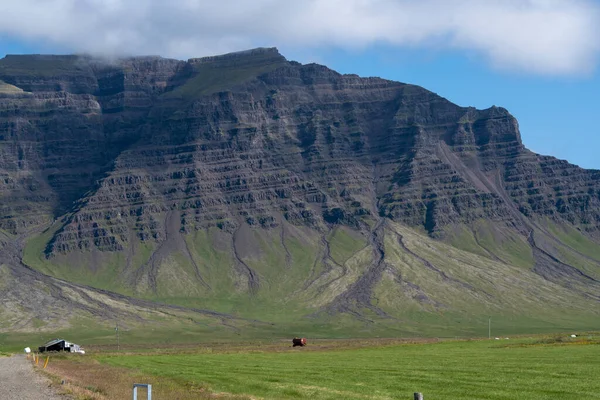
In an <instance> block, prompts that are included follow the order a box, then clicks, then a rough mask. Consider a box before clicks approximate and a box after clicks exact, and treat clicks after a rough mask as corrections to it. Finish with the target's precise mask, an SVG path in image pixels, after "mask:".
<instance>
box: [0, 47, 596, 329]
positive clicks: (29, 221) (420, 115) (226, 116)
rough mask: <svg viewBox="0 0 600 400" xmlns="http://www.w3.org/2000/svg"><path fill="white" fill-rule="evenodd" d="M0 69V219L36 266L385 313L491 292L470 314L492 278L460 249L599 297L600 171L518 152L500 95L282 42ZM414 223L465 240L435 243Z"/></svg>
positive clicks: (367, 315) (155, 290) (118, 287)
mask: <svg viewBox="0 0 600 400" xmlns="http://www.w3.org/2000/svg"><path fill="white" fill-rule="evenodd" d="M0 81H1V82H5V85H10V88H9V89H10V90H9V89H7V90H5V91H2V90H1V87H0V197H1V198H2V200H3V201H2V207H1V208H0V229H1V230H0V233H2V236H3V237H5V238H6V239H3V240H2V241H3V242H6V243H8V244H9V245H10V243H11V242H14V241H15V240H16V241H17V242H18V245H17V246H16V249H13V250H11V252H12V253H11V254H13V255H15V257H17V259H19V257H20V258H21V259H22V261H23V262H24V263H25V264H27V265H28V266H29V267H33V268H34V269H35V270H37V271H39V272H41V273H43V274H45V275H46V276H52V277H54V278H59V279H64V280H67V281H71V282H72V283H73V284H79V285H87V286H91V287H95V288H97V289H101V290H110V291H112V292H117V293H120V294H121V295H125V296H130V297H131V298H139V299H144V300H145V301H156V300H160V301H164V302H165V303H169V304H177V305H179V306H190V307H192V306H193V307H192V308H194V307H195V308H198V307H197V306H198V305H203V304H207V305H210V306H211V307H213V308H214V309H215V310H219V312H223V313H231V312H233V313H238V314H239V316H240V317H261V316H262V314H263V313H265V314H269V315H271V314H273V315H271V317H273V318H275V319H276V320H281V321H284V320H286V318H287V317H282V316H281V315H280V313H281V314H286V313H288V312H290V310H292V309H298V310H297V311H298V313H299V315H304V316H306V318H309V320H310V318H316V319H317V320H319V318H322V317H319V316H320V315H321V316H322V315H332V316H336V318H340V319H341V321H345V322H343V323H342V322H340V324H341V326H343V325H344V324H347V325H353V324H355V323H360V324H367V325H369V326H371V325H372V324H374V323H375V322H374V321H378V322H377V323H378V324H383V325H384V326H388V324H389V323H391V322H390V321H392V320H395V319H396V318H406V316H407V315H412V313H413V312H414V313H416V314H417V315H421V316H423V315H425V316H428V317H423V318H430V316H431V315H434V314H436V313H438V312H440V310H446V309H447V310H452V312H455V313H457V315H462V317H461V318H464V317H465V314H464V313H465V312H466V311H465V309H467V308H468V309H471V308H472V307H474V306H473V304H471V303H470V302H469V301H467V300H465V297H464V296H465V295H464V294H461V291H465V292H466V293H472V295H467V297H466V298H471V300H470V301H471V302H472V301H475V300H474V299H476V298H479V297H480V296H484V297H485V298H487V299H488V300H487V301H486V302H485V303H486V304H487V305H486V306H485V307H482V308H480V309H478V308H477V307H475V308H474V309H475V310H476V312H475V314H478V315H479V314H480V315H484V314H486V313H489V309H486V308H489V307H491V309H495V306H494V301H498V302H499V303H502V301H501V300H500V299H499V298H498V296H499V295H500V294H499V292H498V291H497V290H495V289H494V290H492V289H491V288H488V289H485V290H484V289H483V287H487V286H488V285H489V284H491V283H490V281H489V280H488V278H481V279H479V278H476V277H474V276H472V275H471V274H472V273H473V271H471V270H468V271H469V272H467V270H465V267H464V266H460V262H459V261H457V260H459V259H471V258H472V257H475V258H473V260H477V261H470V262H477V263H481V264H482V265H489V266H490V268H491V270H494V271H497V273H498V274H500V272H499V271H501V270H503V269H505V270H506V271H512V272H511V273H513V274H514V273H515V272H514V271H515V270H514V268H515V267H519V268H522V269H523V274H524V275H522V276H521V275H519V276H521V278H520V279H523V281H527V282H537V283H535V285H538V286H540V287H544V286H545V285H546V284H545V283H543V282H546V283H547V284H548V285H551V286H552V285H557V286H556V290H557V293H562V295H563V296H565V298H566V297H571V296H574V297H573V299H575V298H577V299H578V300H577V301H578V302H580V303H581V304H587V305H588V306H587V308H586V307H584V308H583V309H587V310H588V311H586V312H583V311H581V309H580V311H578V313H579V314H581V315H583V314H585V315H588V314H587V313H588V312H589V313H590V314H589V315H592V316H594V315H596V314H597V313H598V307H597V306H598V304H597V303H598V301H600V282H599V280H600V260H598V257H597V256H595V253H594V249H595V248H596V246H597V245H598V244H597V243H599V242H598V240H599V236H598V228H599V227H600V172H599V171H596V170H584V169H581V168H579V167H576V166H573V165H571V164H569V163H567V162H566V161H561V160H557V159H555V158H552V157H548V156H540V155H537V154H535V153H532V152H530V151H529V150H527V149H526V148H525V146H524V145H523V143H522V140H521V136H520V132H519V128H518V122H517V121H516V119H515V118H514V117H513V116H512V115H511V114H510V113H509V112H508V111H507V110H506V109H504V108H501V107H495V106H494V107H491V108H488V109H485V110H477V109H475V108H472V107H459V106H457V105H455V104H453V103H451V102H450V101H448V100H446V99H444V98H443V97H440V96H438V95H436V94H435V93H432V92H429V91H427V90H426V89H423V88H420V87H418V86H414V85H410V84H404V83H399V82H393V81H388V80H384V79H380V78H360V77H358V76H356V75H342V74H339V73H337V72H335V71H332V70H330V69H328V68H327V67H325V66H321V65H318V64H308V65H302V64H299V63H295V62H290V61H287V60H286V59H285V58H284V57H283V56H281V55H280V54H279V52H278V51H277V50H276V49H275V48H261V49H253V50H249V51H246V52H238V53H231V54H227V55H222V56H215V57H204V58H200V59H190V60H188V61H180V60H170V59H163V58H155V57H134V58H128V59H124V60H119V61H116V62H112V63H104V62H99V61H97V60H94V59H92V58H86V57H77V56H58V57H43V56H42V57H41V58H40V57H37V58H36V57H28V56H19V57H16V56H11V57H5V58H4V59H2V60H0ZM14 88H16V89H14ZM20 90H22V92H21V91H20ZM406 229H412V231H407V230H406ZM399 230H400V231H402V233H398V231H399ZM411 232H412V233H411ZM407 237H408V238H413V239H412V240H416V239H415V238H430V239H421V240H426V242H427V243H428V244H429V246H430V248H432V249H436V251H443V252H451V250H450V248H447V247H443V246H447V245H452V246H453V248H456V251H458V252H459V253H457V254H460V255H457V256H456V257H457V258H456V260H455V261H453V262H450V261H448V262H444V260H443V258H442V259H440V258H439V255H436V254H431V253H430V252H429V251H427V250H426V248H422V247H417V248H410V247H409V246H407V244H406V243H405V242H404V238H407ZM15 238H19V239H18V240H17V239H15ZM430 240H431V241H430ZM443 243H446V244H443ZM440 246H441V247H440ZM452 251H454V250H452ZM19 252H22V254H21V255H17V254H18V253H19ZM390 254H391V255H390ZM3 262H4V261H3ZM415 263H416V265H420V267H418V268H416V269H415V267H414V265H415ZM7 264H10V265H14V264H18V263H16V262H7ZM11 268H12V271H13V274H15V273H16V272H15V271H16V269H15V268H18V267H14V266H13V267H11ZM459 271H462V273H463V275H461V273H459ZM405 273H409V274H412V275H413V276H412V278H411V279H413V278H414V279H416V280H415V281H413V280H410V279H408V280H407V279H406V278H405V277H404V275H403V274H405ZM430 273H433V274H434V276H435V279H434V278H432V277H431V276H429V274H430ZM507 273H508V272H507ZM530 273H531V274H533V275H531V276H530V275H529V274H530ZM456 274H458V275H456ZM498 274H496V275H495V276H500V275H498ZM426 276H429V278H427V279H434V281H433V282H436V280H438V279H441V282H444V285H445V286H444V285H442V286H440V287H438V288H437V289H436V290H437V293H436V290H434V289H433V287H432V286H431V285H432V284H433V283H432V282H431V281H427V279H426V278H425V277H426ZM482 276H483V275H482ZM423 279H425V281H423ZM538 279H539V281H538ZM384 286H385V287H387V288H388V290H385V291H382V287H384ZM492 286H493V285H492ZM552 287H554V286H552ZM298 288H303V289H302V290H300V289H298ZM399 288H400V289H399ZM423 288H427V289H423ZM558 288H560V289H558ZM506 290H508V292H511V290H512V291H513V295H514V296H515V298H519V299H526V289H525V287H524V286H522V285H519V284H516V283H515V289H511V290H509V289H506ZM490 292H494V293H495V294H494V295H490V294H489V293H490ZM291 293H292V294H293V295H292V294H291ZM392 293H393V295H392ZM407 293H413V294H414V296H413V297H409V298H408V300H406V295H407ZM485 293H488V294H487V295H486V294H485ZM287 296H291V298H292V299H294V301H296V302H297V303H298V304H297V305H292V304H290V301H291V300H290V299H286V297H287ZM469 296H471V297H469ZM444 297H446V298H445V299H443V298H444ZM453 297H454V299H455V302H456V304H462V306H460V307H459V306H457V305H456V304H454V303H453V302H452V301H450V300H451V299H452V298H453ZM311 298H312V299H313V300H315V302H316V303H317V304H319V306H318V307H316V308H315V307H314V306H313V305H312V304H311V301H310V299H311ZM542 298H545V297H544V296H541V297H540V298H539V299H537V300H536V299H535V298H534V299H532V300H527V301H525V300H524V303H526V304H528V305H527V306H526V307H524V309H523V310H522V313H523V314H527V315H530V317H531V318H533V317H532V315H535V313H533V311H532V310H537V311H539V310H543V307H542V305H541V304H538V303H539V302H540V301H541V299H542ZM248 299H254V300H252V301H251V303H252V302H254V303H255V307H254V308H248V306H247V305H244V303H245V302H247V301H249V300H248ZM394 299H395V300H394ZM403 299H404V300H403ZM442 300H443V301H442ZM546 300H548V299H546ZM23 301H25V300H23ZM382 301H383V302H384V303H386V304H387V307H388V310H385V309H384V308H382V307H380V306H378V304H379V303H380V302H382ZM402 301H407V302H408V304H411V306H410V307H409V308H411V307H412V308H411V309H412V310H413V311H410V312H409V311H407V310H406V309H404V308H403V307H404V306H401V305H399V304H397V303H398V302H402ZM548 301H549V300H548ZM553 301H554V300H553ZM461 307H462V308H461ZM564 307H565V308H567V309H568V308H569V307H570V306H566V305H565V306H564ZM201 308H206V307H201ZM559 308H560V307H559ZM276 309H281V311H279V312H275V311H268V312H266V311H265V310H276ZM240 310H241V311H240ZM415 310H416V311H415ZM323 313H325V314H323ZM406 313H408V314H406ZM513 313H514V315H515V316H518V315H519V312H518V310H516V309H515V310H513ZM557 313H558V311H557ZM559 314H560V315H562V314H561V313H559ZM311 315H312V316H313V317H309V316H311ZM347 317H348V318H350V320H346V319H345V318H347ZM588 317H589V316H588ZM588 317H586V318H588ZM411 318H413V319H414V316H413V317H411ZM419 318H421V317H419ZM457 318H458V317H457ZM258 319H262V318H258ZM409 319H410V318H409ZM349 321H350V322H349ZM356 321H358V322H356ZM386 321H387V322H386ZM286 323H288V324H289V323H290V321H287V322H286ZM281 324H284V325H285V323H284V322H281ZM369 329H375V328H373V327H371V328H369ZM382 329H383V328H382ZM385 329H387V328H385Z"/></svg>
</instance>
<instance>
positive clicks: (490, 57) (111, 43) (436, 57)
mask: <svg viewBox="0 0 600 400" xmlns="http://www.w3.org/2000/svg"><path fill="white" fill-rule="evenodd" d="M1 3H2V4H0V14H1V15H3V16H4V18H3V24H2V25H0V57H1V56H4V54H11V53H13V54H15V53H16V54H19V53H83V52H85V53H93V54H100V55H102V54H104V55H111V56H114V55H120V56H125V55H134V54H135V55H139V54H160V55H163V56H167V57H174V58H181V59H185V58H190V57H198V56H205V55H213V54H220V53H225V52H228V51H235V50H242V49H246V48H251V47H257V46H276V47H278V48H279V49H280V51H281V53H282V54H283V55H285V56H286V57H287V58H288V59H292V60H297V61H300V62H303V63H306V62H318V63H321V64H325V65H327V66H329V67H331V68H333V69H335V70H337V71H339V72H342V73H356V74H359V75H361V76H380V77H383V78H387V79H393V80H398V81H401V82H407V83H413V84H418V85H421V86H423V87H425V88H427V89H429V90H431V91H433V92H436V93H438V94H439V95H441V96H443V97H446V98H447V99H449V100H451V101H453V102H455V103H457V104H459V105H463V106H467V105H471V106H475V107H478V108H487V107H490V106H492V105H497V106H502V107H505V108H507V109H508V110H509V111H510V112H511V113H512V114H513V115H515V116H516V117H517V118H518V120H519V124H520V127H521V134H522V137H523V141H524V143H525V145H526V146H527V147H529V148H530V149H532V150H533V151H536V152H538V153H542V154H549V155H553V156H556V157H559V158H562V159H567V160H569V161H570V162H573V163H575V164H578V165H581V166H583V167H586V168H598V169H600V157H599V156H598V154H597V153H598V150H600V127H599V125H598V123H597V122H596V119H597V117H596V115H597V108H598V105H600V101H599V99H598V96H599V95H600V71H599V68H598V60H599V54H600V41H599V40H598V38H599V37H600V29H599V28H598V27H600V0H486V1H480V0H419V1H418V2H416V1H412V0H343V1H342V0H304V2H289V1H287V0H254V1H252V2H248V1H244V0H221V1H220V2H218V3H216V2H209V1H206V0H182V1H181V2H176V3H172V2H170V1H168V0H139V1H138V2H130V1H127V0H20V1H19V2H1ZM134 3H135V4H134Z"/></svg>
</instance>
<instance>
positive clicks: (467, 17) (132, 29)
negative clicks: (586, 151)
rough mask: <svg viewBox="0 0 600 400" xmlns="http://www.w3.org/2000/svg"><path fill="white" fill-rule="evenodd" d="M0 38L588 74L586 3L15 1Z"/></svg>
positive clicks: (592, 32)
mask: <svg viewBox="0 0 600 400" xmlns="http://www.w3.org/2000/svg"><path fill="white" fill-rule="evenodd" d="M1 3H2V4H0V15H2V22H1V23H0V35H3V36H4V35H9V36H11V37H15V38H19V39H21V40H32V41H38V40H39V41H45V42H49V43H52V44H56V45H59V46H61V47H62V48H65V49H68V50H70V51H74V52H87V53H96V54H109V55H124V54H160V55H163V56H168V57H175V58H189V57H197V56H203V55H210V54H218V53H223V52H228V51H234V50H241V49H245V48H249V47H255V46H281V47H285V46H302V47H305V48H319V47H329V46H335V47H342V48H364V47H368V46H369V45H372V44H375V43H386V44H388V45H391V46H398V47H411V48H435V49H455V50H460V51H468V52H476V53H477V54H480V55H482V56H483V57H484V58H485V59H487V60H488V61H489V62H490V63H491V64H492V65H493V66H494V67H497V68H504V69H512V70H521V71H526V72H530V73H538V74H548V75H569V74H578V73H582V72H583V73H585V72H589V71H591V70H593V69H594V67H595V65H596V62H597V57H598V53H599V51H600V46H599V44H598V40H597V39H598V37H600V35H599V34H598V33H599V29H598V27H599V26H600V7H599V6H598V5H597V3H595V2H594V1H592V0H418V1H416V0H304V1H288V0H252V1H248V0H220V1H212V0H176V1H172V0H19V1H3V2H1Z"/></svg>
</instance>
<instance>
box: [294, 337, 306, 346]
mask: <svg viewBox="0 0 600 400" xmlns="http://www.w3.org/2000/svg"><path fill="white" fill-rule="evenodd" d="M292 343H293V346H292V347H296V346H306V339H305V338H302V339H300V338H297V337H295V338H294V339H292Z"/></svg>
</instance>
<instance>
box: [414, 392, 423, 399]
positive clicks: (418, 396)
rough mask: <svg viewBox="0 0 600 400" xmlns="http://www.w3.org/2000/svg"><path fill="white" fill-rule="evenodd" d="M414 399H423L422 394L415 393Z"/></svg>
mask: <svg viewBox="0 0 600 400" xmlns="http://www.w3.org/2000/svg"><path fill="white" fill-rule="evenodd" d="M415 400H423V394H421V393H415Z"/></svg>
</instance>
